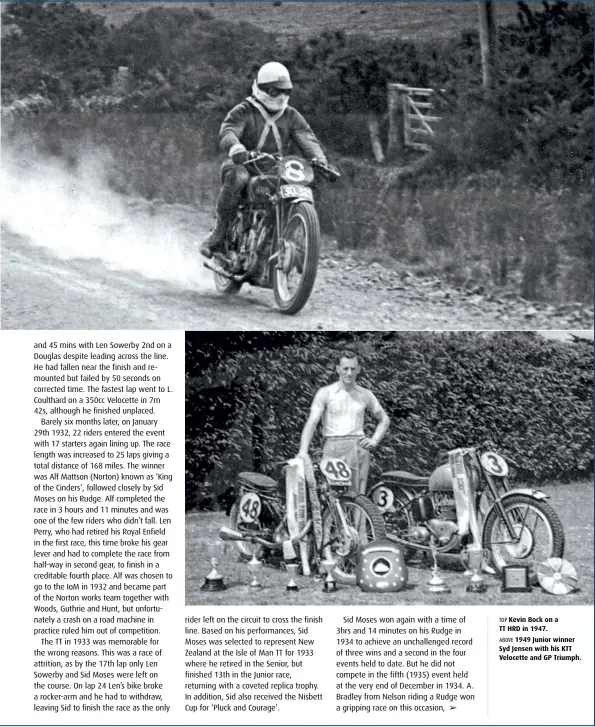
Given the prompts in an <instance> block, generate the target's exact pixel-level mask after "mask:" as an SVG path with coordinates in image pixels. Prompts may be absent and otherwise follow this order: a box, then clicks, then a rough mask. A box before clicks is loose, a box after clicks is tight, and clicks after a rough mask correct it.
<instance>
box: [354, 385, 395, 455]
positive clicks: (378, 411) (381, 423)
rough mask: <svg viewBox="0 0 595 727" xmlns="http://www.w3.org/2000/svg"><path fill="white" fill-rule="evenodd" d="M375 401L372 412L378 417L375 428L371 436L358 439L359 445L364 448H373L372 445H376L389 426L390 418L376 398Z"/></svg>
mask: <svg viewBox="0 0 595 727" xmlns="http://www.w3.org/2000/svg"><path fill="white" fill-rule="evenodd" d="M374 398H375V397H374ZM375 401H376V404H377V408H375V409H373V410H372V413H373V414H374V416H375V417H376V419H378V424H377V425H376V430H375V431H374V434H373V435H372V436H371V437H362V438H361V439H360V440H359V444H360V446H361V447H363V448H364V449H373V448H374V447H377V446H378V445H379V444H380V440H381V439H382V437H384V435H385V434H386V432H387V431H388V428H389V426H390V419H389V416H388V414H387V413H386V412H385V411H384V409H383V408H382V407H381V406H380V404H378V400H377V399H376V398H375Z"/></svg>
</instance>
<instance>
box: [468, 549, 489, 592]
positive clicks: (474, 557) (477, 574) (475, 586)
mask: <svg viewBox="0 0 595 727" xmlns="http://www.w3.org/2000/svg"><path fill="white" fill-rule="evenodd" d="M485 555H486V553H485V550H484V549H483V548H482V547H481V545H479V543H469V545H468V546H467V572H469V573H470V574H471V578H470V580H469V584H468V585H467V592H468V593H485V592H486V591H487V586H486V584H485V583H484V580H483V576H482V575H481V570H482V568H483V563H484V560H485Z"/></svg>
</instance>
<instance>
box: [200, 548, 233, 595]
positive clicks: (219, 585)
mask: <svg viewBox="0 0 595 727" xmlns="http://www.w3.org/2000/svg"><path fill="white" fill-rule="evenodd" d="M224 548H225V544H224V543H211V544H210V545H209V546H207V555H208V558H209V560H210V562H211V571H210V572H209V573H208V574H207V575H206V577H205V582H204V583H203V584H202V586H201V587H200V589H201V591H225V590H226V588H227V586H226V585H225V583H224V582H223V576H222V575H221V574H220V573H219V571H218V570H217V566H218V565H219V559H220V557H221V555H222V554H223V552H224Z"/></svg>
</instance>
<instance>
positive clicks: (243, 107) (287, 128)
mask: <svg viewBox="0 0 595 727" xmlns="http://www.w3.org/2000/svg"><path fill="white" fill-rule="evenodd" d="M258 107H260V109H259V108H258ZM261 109H262V110H261ZM262 111H264V114H265V115H267V116H268V118H269V119H273V118H276V117H277V115H276V114H274V113H270V112H267V111H266V109H264V107H263V106H262V105H261V104H259V102H258V101H256V100H255V99H254V98H253V97H249V98H247V99H245V100H244V101H242V103H240V104H238V105H237V106H234V108H233V109H232V110H231V111H230V112H229V113H228V114H227V116H226V117H225V120H224V121H223V123H222V124H221V129H220V131H219V143H220V146H221V150H222V151H223V152H224V153H225V154H227V155H229V154H230V150H232V149H233V150H234V151H236V150H238V149H241V147H243V148H245V149H246V150H247V151H256V150H257V147H258V146H259V142H260V140H261V137H262V134H263V131H264V128H265V123H266V122H265V117H264V115H263V113H262ZM273 123H274V124H275V125H276V127H277V129H278V139H279V141H280V143H281V146H282V148H281V149H279V148H278V144H277V140H276V135H275V134H274V132H273V130H272V128H271V129H270V130H269V132H268V134H267V136H266V138H265V139H264V141H263V143H262V145H261V146H260V149H259V150H260V151H264V152H267V153H268V154H277V153H282V154H284V155H287V154H292V153H295V152H296V151H297V153H300V154H301V155H302V156H303V157H304V158H305V159H307V160H310V159H313V158H314V157H316V158H318V159H320V160H322V161H326V155H325V154H324V152H323V150H322V147H321V146H320V143H319V141H318V139H317V138H316V136H315V134H314V132H313V131H312V129H311V128H310V126H309V125H308V122H307V121H306V120H305V119H304V117H303V116H302V115H301V114H300V113H299V111H296V109H294V108H293V107H292V106H288V107H287V108H286V109H285V111H283V113H282V114H281V115H280V116H279V117H278V118H276V120H275V121H274V122H273Z"/></svg>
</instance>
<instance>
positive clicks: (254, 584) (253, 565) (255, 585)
mask: <svg viewBox="0 0 595 727" xmlns="http://www.w3.org/2000/svg"><path fill="white" fill-rule="evenodd" d="M248 570H249V571H250V573H252V580H251V581H250V588H251V589H252V590H253V591H258V590H260V589H261V588H262V583H261V582H260V581H259V580H258V574H259V573H260V571H261V570H262V561H261V560H258V556H257V555H256V550H254V551H253V552H252V558H250V561H249V562H248Z"/></svg>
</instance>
